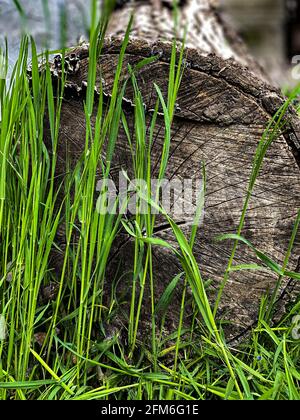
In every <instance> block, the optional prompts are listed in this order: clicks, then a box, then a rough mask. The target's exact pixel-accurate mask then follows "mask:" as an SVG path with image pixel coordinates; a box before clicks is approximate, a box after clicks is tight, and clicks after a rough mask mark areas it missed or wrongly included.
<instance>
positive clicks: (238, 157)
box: [46, 0, 300, 339]
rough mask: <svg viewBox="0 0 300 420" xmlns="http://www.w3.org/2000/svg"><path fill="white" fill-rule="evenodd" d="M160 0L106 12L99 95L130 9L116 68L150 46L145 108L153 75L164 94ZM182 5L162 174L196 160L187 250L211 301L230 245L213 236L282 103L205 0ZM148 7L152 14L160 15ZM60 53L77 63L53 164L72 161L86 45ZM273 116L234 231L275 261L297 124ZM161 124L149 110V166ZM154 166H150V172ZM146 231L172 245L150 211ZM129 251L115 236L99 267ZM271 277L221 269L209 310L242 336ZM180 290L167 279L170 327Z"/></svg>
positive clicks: (184, 171)
mask: <svg viewBox="0 0 300 420" xmlns="http://www.w3.org/2000/svg"><path fill="white" fill-rule="evenodd" d="M165 3H167V2H160V1H154V0H153V1H150V2H139V1H136V2H130V3H128V4H125V5H124V7H123V8H120V9H118V10H117V11H116V12H115V14H114V15H113V17H112V20H111V23H110V26H109V34H111V35H113V37H110V38H107V40H106V42H105V45H104V47H103V51H102V54H101V57H100V59H99V63H98V76H97V85H99V83H101V78H102V79H103V80H104V86H105V93H106V94H107V95H109V94H110V93H111V90H112V84H113V79H114V70H115V68H116V65H117V61H118V54H119V52H120V48H121V43H122V33H123V31H124V27H126V25H127V19H128V17H129V14H130V13H131V11H132V10H133V9H134V10H135V12H136V19H135V22H136V23H135V26H134V30H133V36H132V39H131V41H130V43H129V45H128V48H127V51H126V55H125V60H124V74H125V73H126V68H127V66H128V64H129V63H130V64H131V65H134V64H135V63H137V62H140V61H141V59H143V58H145V57H150V56H152V55H153V54H154V52H155V54H156V53H157V51H159V52H160V58H159V60H158V61H156V62H154V63H152V64H150V65H147V66H146V67H144V68H143V69H141V70H140V71H139V73H138V83H139V87H140V89H141V92H142V95H143V98H144V102H145V104H147V109H151V108H153V106H154V104H155V101H156V98H155V93H154V92H155V91H154V83H156V84H157V85H159V86H160V88H161V90H162V92H163V93H164V94H166V92H167V89H168V73H169V62H170V54H171V46H170V43H169V42H168V41H167V40H170V39H171V38H172V36H173V33H172V29H171V28H172V23H171V22H172V21H171V11H170V9H169V7H168V5H164V4H165ZM182 3H183V4H182V8H181V9H180V15H179V20H180V21H181V20H182V22H183V25H184V24H185V22H187V21H188V20H190V17H191V21H192V25H191V26H192V28H193V31H194V33H191V32H190V33H189V36H188V39H187V40H188V42H187V44H188V45H189V47H188V48H187V50H186V54H187V66H186V67H187V68H186V69H185V72H184V76H183V80H182V85H181V89H180V92H179V95H178V100H177V102H178V106H177V109H176V114H175V118H174V123H173V127H172V143H171V150H170V161H169V165H168V168H167V174H166V177H167V178H168V179H169V180H171V179H173V178H174V177H175V176H178V177H180V178H182V179H184V178H193V177H197V176H199V173H200V171H201V162H204V163H205V166H206V171H207V193H206V202H205V216H204V220H203V222H202V224H201V226H200V229H199V232H198V234H197V237H196V241H195V247H194V250H195V255H196V257H197V261H198V263H199V267H200V269H201V272H202V274H203V277H204V279H205V280H211V281H212V286H211V287H210V289H209V296H210V299H211V301H212V302H213V301H214V299H215V297H216V293H217V291H218V288H219V286H220V284H221V282H222V280H223V276H224V271H225V269H226V266H227V263H228V259H229V256H230V252H231V249H232V243H228V242H221V243H217V242H216V241H215V238H216V237H217V236H218V235H221V234H224V233H236V232H237V228H238V223H239V219H240V216H241V209H242V206H243V202H244V200H245V197H246V194H247V189H248V181H249V178H250V174H251V168H252V164H253V157H254V154H255V150H256V148H257V146H258V143H259V141H260V139H261V136H262V134H263V132H264V130H265V128H266V126H267V124H268V122H269V121H270V119H271V117H272V116H273V115H274V113H275V112H276V111H277V110H278V109H279V107H280V106H281V105H282V104H283V103H284V98H283V97H282V96H281V94H280V92H279V91H278V90H277V89H276V88H274V87H272V86H271V85H269V84H268V83H267V82H266V81H265V80H264V79H263V76H262V72H261V69H260V68H259V67H258V66H257V65H256V64H255V61H254V60H252V59H251V58H249V56H248V55H247V53H246V48H245V47H244V46H243V45H242V43H241V42H239V43H238V46H239V47H238V48H237V47H236V45H235V43H234V42H233V43H231V44H228V39H229V38H228V37H227V35H226V34H227V33H228V30H225V29H224V26H223V24H222V23H221V21H219V20H218V19H217V17H216V14H215V13H216V12H215V9H213V8H212V6H211V4H209V2H208V1H206V0H203V1H202V0H198V1H197V0H195V1H193V0H191V1H187V2H182ZM192 10H194V14H192V12H191V11H192ZM159 16H162V20H160V19H159ZM204 22H211V28H210V29H209V33H210V34H212V35H213V38H212V40H210V41H209V42H207V43H206V47H204V44H202V41H201V40H203V39H205V36H204V32H205V31H206V29H205V30H204V29H202V26H201V25H202V24H203V23H204ZM205 24H206V23H205ZM197 25H198V26H197ZM197 34H201V36H197ZM117 35H118V36H117ZM215 37H216V38H215ZM215 40H216V41H215ZM191 47H192V48H191ZM223 47H224V48H223ZM72 53H73V54H74V53H75V54H76V55H77V56H78V58H79V68H78V69H77V71H76V72H73V73H70V74H69V76H68V98H67V100H66V101H65V103H64V106H63V109H62V120H61V134H60V139H59V146H58V152H57V153H58V156H59V170H60V171H61V173H63V172H64V169H65V166H64V165H65V160H66V154H68V155H69V157H71V160H72V161H73V162H74V164H75V162H76V161H77V159H78V158H79V156H80V154H81V153H82V152H83V150H84V141H83V140H82V139H84V138H85V134H84V132H85V115H84V110H83V100H84V90H83V86H84V84H85V83H83V82H86V81H87V71H88V46H86V45H84V46H80V47H77V48H76V49H75V50H74V51H73V52H72ZM245 64H247V67H245V66H244V65H245ZM54 67H55V66H54ZM100 69H101V75H100ZM132 98H133V92H132V89H131V87H130V86H129V87H128V89H127V91H126V100H127V103H128V104H130V101H131V100H132ZM133 114H134V108H133V107H132V109H130V105H129V109H128V110H127V117H128V121H129V126H130V127H132V126H133V124H134V117H133ZM284 118H285V121H286V127H285V130H284V131H283V132H282V133H281V135H279V136H278V138H277V139H276V141H274V142H273V143H272V144H271V146H270V148H269V150H268V152H267V154H266V157H265V160H264V164H263V167H262V170H261V172H260V175H259V177H258V180H257V183H256V186H255V188H254V192H253V196H252V199H251V201H250V204H249V210H248V213H247V217H246V220H245V227H244V229H243V232H242V234H243V236H244V237H246V238H247V239H248V240H250V241H251V242H252V243H253V244H254V245H255V246H256V247H257V248H259V249H260V250H261V251H263V252H265V253H266V254H267V255H269V256H270V257H272V258H273V259H274V260H276V261H278V262H279V263H280V264H282V262H283V260H284V257H285V253H286V251H287V248H288V244H289V238H290V235H291V233H292V229H293V224H294V221H295V217H296V214H297V210H298V209H299V206H300V169H299V165H300V157H299V156H300V154H299V151H300V146H299V145H300V122H299V118H298V116H297V114H296V112H295V111H294V109H292V108H290V109H289V110H288V112H287V113H286V116H285V117H284ZM163 125H164V123H163V117H161V116H159V118H158V124H157V127H156V131H155V139H156V140H155V142H154V145H153V149H152V159H153V168H157V166H158V165H157V162H158V161H159V159H160V157H161V152H162V143H163V135H164V132H163V131H164V130H163ZM75 128H76V129H75ZM46 138H47V133H46ZM127 144H128V142H127V139H126V136H125V133H124V131H122V130H121V131H120V135H119V138H118V141H117V146H116V154H115V158H114V159H115V161H114V165H113V169H114V172H113V173H112V177H114V174H115V173H117V172H118V171H119V170H121V169H125V170H126V171H127V172H128V173H129V174H131V173H132V164H131V152H130V150H129V147H128V146H127ZM155 174H156V171H155V169H154V171H153V176H154V177H155ZM175 221H176V222H177V223H179V224H180V227H181V229H182V230H183V231H184V233H185V234H186V235H187V236H188V235H189V234H190V231H191V219H189V218H186V219H182V218H177V219H176V220H175ZM155 232H156V233H155V235H156V236H157V237H160V238H162V239H164V240H167V241H168V242H170V243H171V244H173V245H174V246H176V241H175V238H174V237H173V234H172V231H171V229H170V227H169V226H167V225H166V224H165V222H163V221H161V220H160V219H158V224H157V225H156V227H155ZM299 247H300V241H299V236H297V239H296V244H295V247H294V252H293V255H292V257H291V258H290V263H289V268H290V270H293V271H295V270H297V269H298V268H299ZM153 253H154V258H153V261H154V275H155V288H156V295H157V297H159V296H160V295H161V294H162V293H163V291H164V290H165V288H166V287H167V285H168V284H169V283H170V281H171V280H172V278H173V277H174V276H175V275H177V274H178V273H180V272H181V271H182V269H181V267H180V266H179V264H178V261H177V259H176V258H175V256H174V255H173V254H172V253H171V252H169V251H168V250H166V249H163V248H157V247H154V249H153ZM132 260H133V240H132V239H131V238H130V237H129V236H128V235H127V234H126V233H122V234H120V237H119V238H118V241H117V243H116V245H115V250H114V258H113V259H112V261H111V264H110V272H114V273H115V271H116V269H117V267H118V268H119V270H121V271H120V272H121V273H125V272H126V271H128V270H129V269H130V268H132ZM253 263H257V259H256V257H255V255H254V253H253V251H252V250H250V249H248V248H247V247H245V246H242V245H239V246H238V249H237V252H236V257H235V260H234V264H253ZM276 280H277V276H276V275H273V274H271V273H270V272H267V271H260V272H257V271H240V272H233V273H232V274H231V275H230V280H229V282H228V283H227V284H226V287H225V290H224V295H223V297H222V300H221V305H220V307H219V311H218V317H219V319H220V320H226V321H229V322H230V327H228V328H227V334H228V337H229V338H230V339H236V338H237V337H241V336H243V335H244V334H245V332H247V331H248V330H249V329H250V328H251V327H252V325H253V324H254V323H255V321H256V319H257V316H258V310H259V304H260V299H261V298H262V296H263V295H264V294H265V293H267V292H269V293H271V292H272V291H273V290H274V288H275V286H276ZM131 281H132V277H131V276H130V275H129V276H128V277H127V278H126V277H125V278H124V279H123V278H122V282H123V284H124V287H127V288H128V290H130V286H129V285H130V282H131ZM108 283H109V279H108ZM125 285H126V286H125ZM294 290H295V283H294V282H293V281H290V280H289V279H285V280H284V281H283V283H282V287H281V289H280V291H279V301H278V309H279V310H282V308H284V304H285V303H286V302H288V301H290V300H291V298H292V296H294ZM180 291H181V289H180V288H179V289H178V294H177V295H176V296H175V297H174V301H173V303H172V307H171V311H170V322H169V330H172V328H173V329H176V321H175V319H176V316H175V314H178V312H179V308H180ZM283 298H284V299H283ZM146 302H149V296H146V297H145V314H144V315H145V316H146V313H147V309H146V307H147V304H146ZM149 305H150V303H149Z"/></svg>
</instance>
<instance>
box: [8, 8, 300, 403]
mask: <svg viewBox="0 0 300 420" xmlns="http://www.w3.org/2000/svg"><path fill="white" fill-rule="evenodd" d="M16 4H17V6H18V7H20V8H21V4H20V3H19V2H16ZM45 5H46V3H45ZM96 5H97V2H96V1H95V0H94V1H92V21H91V27H90V49H89V71H88V88H87V93H86V98H85V101H84V112H85V120H86V133H85V138H84V139H83V144H85V147H84V152H83V154H82V156H81V158H80V159H79V160H78V162H77V164H76V166H75V168H73V169H72V171H71V170H66V176H65V178H64V179H63V180H62V181H60V182H59V181H58V179H56V166H57V147H58V141H59V129H60V119H61V112H62V106H63V99H62V98H63V96H64V89H65V82H66V78H67V75H64V74H63V75H62V78H61V80H60V82H59V84H58V87H57V88H55V89H54V87H53V84H52V79H51V74H50V67H49V53H47V52H46V53H45V54H44V56H43V57H42V58H43V59H44V60H45V62H46V64H45V70H44V71H42V72H40V71H39V68H38V62H39V60H40V59H41V57H39V56H38V55H37V51H36V47H35V42H34V40H33V39H32V38H30V37H28V36H24V38H23V40H22V43H21V45H20V54H19V58H18V60H17V63H16V65H15V68H14V71H13V74H12V77H11V80H10V82H9V84H8V83H6V82H5V78H4V77H3V78H2V79H0V106H1V108H0V115H1V121H0V173H1V177H0V241H1V242H0V243H1V245H0V315H1V316H0V398H1V399H3V400H4V399H21V400H27V399H40V400H55V399H61V400H64V399H66V400H67V399H73V400H85V399H88V400H90V399H107V398H112V399H131V400H137V399H142V398H143V399H149V400H150V399H161V400H163V399H174V400H176V399H186V400H204V399H215V398H217V399H227V400H242V399H246V400H253V399H266V400H280V399H283V400H289V399H290V400H293V399H295V400H297V399H299V398H300V391H299V383H300V376H299V367H300V366H299V365H300V362H299V361H300V359H299V355H300V354H299V348H300V347H299V341H297V340H295V339H293V335H292V330H293V328H294V327H295V325H294V324H293V319H294V316H295V315H298V314H299V311H300V304H299V303H297V304H295V305H294V306H292V307H290V308H289V311H288V312H287V313H286V314H285V316H284V318H283V319H282V321H280V322H279V323H278V324H277V325H274V324H273V323H272V314H273V310H274V305H275V302H276V299H277V292H278V290H279V288H280V285H281V282H282V280H283V278H285V277H289V278H294V279H296V280H299V278H300V276H299V274H297V273H291V272H289V271H287V267H288V261H289V259H290V256H291V253H292V250H293V245H294V242H295V238H296V235H297V232H298V228H299V223H300V213H299V214H298V217H297V219H296V220H295V226H294V229H293V231H292V232H291V240H290V244H289V247H288V249H287V252H286V257H285V259H284V261H282V265H281V266H280V265H279V264H277V263H275V262H274V261H272V259H271V258H270V256H266V255H264V254H263V253H262V252H261V251H260V250H257V249H256V248H254V247H253V245H252V244H251V243H250V242H248V241H246V240H245V239H244V238H243V237H242V236H241V235H242V232H243V225H244V220H245V215H246V213H247V208H248V203H249V200H250V197H251V195H252V191H253V187H254V185H255V182H256V179H257V177H258V176H259V172H260V169H261V167H262V165H263V158H264V156H265V153H266V151H267V149H268V147H269V146H270V145H271V144H272V142H273V141H274V139H276V138H277V137H278V135H279V133H280V131H281V130H282V129H284V123H283V121H284V118H283V117H284V115H285V112H286V109H287V107H288V106H289V104H290V102H291V101H292V100H293V99H294V97H295V96H296V94H297V93H298V90H297V91H295V92H293V94H292V95H291V97H290V99H289V100H288V101H287V102H286V104H285V105H284V106H283V107H282V108H281V109H280V110H279V111H278V113H277V114H276V115H275V116H274V119H273V120H272V121H271V122H270V124H269V126H268V127H267V128H266V131H265V133H264V135H263V137H262V139H261V142H260V144H259V146H258V149H257V152H256V155H255V157H254V161H253V171H252V174H251V179H250V180H249V188H248V195H247V198H246V200H245V204H244V207H243V212H242V217H241V220H240V225H239V229H238V231H237V234H236V235H227V236H223V237H222V238H220V239H221V240H225V239H226V240H233V242H234V245H233V251H232V255H231V258H230V260H229V263H228V267H227V269H226V267H224V271H225V275H224V282H223V284H222V285H221V288H220V292H219V296H218V299H217V302H216V304H215V306H214V307H213V305H212V303H211V302H210V301H209V299H208V297H207V292H206V284H205V282H204V280H203V278H202V276H201V272H200V270H199V266H198V264H197V261H196V259H195V256H194V254H193V245H194V240H195V235H196V233H197V228H196V226H197V223H195V228H193V230H192V233H191V237H189V238H187V237H185V236H184V234H183V232H182V231H181V229H180V227H179V226H177V225H176V223H175V222H174V221H173V220H172V218H171V217H170V215H168V214H167V213H166V212H165V211H164V209H163V208H161V205H160V201H159V185H158V190H157V194H156V196H155V197H154V198H153V197H152V196H151V195H150V194H149V192H150V191H151V188H150V182H151V172H152V169H153V168H152V165H151V147H152V144H153V141H154V133H155V127H156V124H157V118H158V111H159V110H162V111H163V114H164V127H163V128H164V144H163V149H162V158H161V162H160V166H159V171H158V172H159V180H162V179H163V178H164V175H165V172H166V169H167V166H168V161H169V150H170V143H171V127H172V121H173V118H174V112H175V107H176V97H177V93H178V91H179V89H180V83H181V78H182V74H183V71H184V66H183V58H184V48H183V47H182V48H181V49H180V51H179V54H177V52H176V49H177V46H176V43H175V41H174V44H173V50H172V58H171V63H170V70H169V83H168V95H167V96H166V97H164V95H163V94H162V92H161V90H160V87H159V86H157V85H155V91H156V94H157V103H156V106H155V109H154V112H153V113H152V115H151V116H150V124H149V129H147V121H148V118H149V116H147V115H146V112H145V109H144V105H143V98H142V95H141V92H140V90H139V85H138V78H137V77H136V74H137V72H138V70H139V69H140V68H141V67H143V66H145V65H147V64H150V63H151V62H152V61H154V60H156V59H157V57H152V58H151V59H149V60H143V61H142V62H140V63H139V64H138V65H137V66H136V67H133V68H131V67H129V68H128V74H127V76H126V77H125V79H124V78H121V70H122V68H123V61H124V54H125V51H126V46H127V43H128V39H129V33H130V26H131V22H130V23H129V26H128V28H127V32H126V35H125V37H124V42H123V46H122V49H121V52H120V54H119V61H118V65H117V68H116V72H115V80H114V85H113V90H112V95H111V98H110V101H109V103H108V105H106V106H104V101H103V97H102V94H101V92H102V86H98V90H99V91H100V98H99V99H97V100H96V98H95V93H94V85H95V83H96V63H97V61H98V57H99V55H100V54H101V49H102V45H103V39H104V36H105V31H106V27H107V21H108V18H109V13H110V11H111V2H107V3H105V10H104V13H103V14H102V16H101V17H98V16H97V8H96ZM22 10H23V9H21V11H22ZM63 39H65V36H64V34H63V33H62V40H63ZM63 46H65V45H63ZM62 53H63V54H64V50H63V51H62ZM29 56H30V57H31V65H32V80H31V81H29V80H28V78H27V63H28V57H29ZM0 57H1V58H0V65H1V66H2V68H0V74H2V75H4V76H5V75H6V72H7V51H6V50H4V52H3V53H2V54H0ZM1 60H2V61H1ZM63 67H64V66H63ZM129 83H130V84H132V86H133V90H134V130H133V132H131V130H130V129H129V127H128V125H129V124H128V122H127V118H126V114H125V113H124V112H123V110H122V103H123V101H122V98H123V96H124V92H125V88H126V86H127V85H128V84H129ZM45 115H46V116H47V120H48V122H49V127H50V135H51V144H52V146H51V150H49V148H48V149H47V148H46V146H45V144H44V133H45V126H44V124H45V119H44V116H45ZM94 117H96V118H95V124H94V123H92V118H93V119H94ZM120 127H122V128H123V129H124V131H125V133H126V135H127V139H128V147H129V148H131V151H132V167H133V168H134V177H135V178H136V179H142V180H144V181H145V182H146V184H147V185H148V189H147V191H148V193H147V194H146V195H145V194H144V192H143V191H137V192H138V193H139V197H140V200H141V201H144V202H145V203H146V205H147V206H148V209H149V211H148V213H147V214H143V213H142V212H141V211H139V210H140V207H139V206H140V204H141V201H140V202H137V214H136V216H135V218H134V219H133V220H131V221H130V222H129V221H128V220H127V219H125V218H123V216H122V215H121V214H120V215H118V214H116V215H114V214H101V212H99V211H97V207H96V206H95V201H96V199H97V197H96V196H95V194H96V185H95V180H96V178H97V177H99V176H101V178H102V179H103V180H108V179H109V177H110V170H111V166H112V163H113V161H114V152H115V146H116V141H117V138H118V133H119V129H120ZM104 145H105V150H104ZM104 151H105V152H106V153H104ZM104 156H105V158H104ZM70 166H71V163H70V162H69V163H68V162H67V166H66V169H70ZM204 166H205V165H204ZM99 174H100V175H99ZM205 178H206V177H205V167H204V168H203V179H204V180H205ZM101 192H102V193H103V192H105V191H101ZM204 192H205V189H204ZM204 192H203V193H204ZM62 196H63V199H62V198H61V197H62ZM100 197H102V198H101V200H105V194H101V196H100ZM103 197H104V198H103ZM203 199H204V197H202V200H200V202H199V209H198V212H197V216H196V217H199V214H201V210H202V206H203ZM101 200H100V202H98V204H99V205H100V206H101V205H103V202H101ZM117 205H118V202H117V203H116V206H117ZM153 207H154V208H156V209H157V210H158V211H159V212H160V214H161V215H162V216H164V217H165V219H166V222H167V223H169V225H170V227H171V229H172V230H173V233H174V236H175V238H176V240H177V246H176V247H172V246H171V245H170V244H169V243H167V242H164V241H162V240H160V239H158V238H157V237H155V235H154V226H155V220H156V216H155V215H153V214H151V212H150V209H151V208H153ZM62 224H63V225H64V226H65V248H64V249H62V250H58V251H60V252H61V254H62V255H63V262H62V269H61V272H60V273H59V274H57V273H54V272H53V270H52V265H51V258H50V255H51V251H53V250H55V249H56V250H57V248H58V247H59V244H57V243H56V234H57V231H58V230H59V229H60V227H61V226H62ZM121 229H125V230H126V231H127V233H128V234H129V235H130V236H132V238H133V241H134V258H133V267H132V272H133V274H132V294H131V299H130V302H128V303H129V305H128V306H129V314H128V331H127V337H128V340H124V339H123V338H121V337H120V336H119V333H118V332H113V333H112V334H108V335H105V331H106V325H107V324H109V323H110V321H111V320H113V318H114V314H115V311H116V310H117V308H116V305H117V302H116V301H115V300H114V299H112V300H111V303H110V306H109V307H107V306H105V304H106V303H105V302H106V300H104V282H105V280H106V276H107V273H106V270H107V264H108V260H109V257H110V253H111V249H112V244H113V242H114V240H115V238H116V236H117V234H118V233H119V231H120V230H121ZM74 237H76V243H74ZM239 241H242V242H243V243H244V244H245V246H249V247H251V248H252V249H253V252H255V253H256V255H257V257H258V258H259V259H260V262H261V263H260V264H257V265H256V266H253V265H251V266H249V265H248V266H234V265H233V261H234V255H235V251H236V247H237V243H238V242H239ZM154 246H155V247H157V246H160V247H168V248H169V249H171V251H172V252H173V253H174V255H175V256H176V258H177V259H178V262H179V263H180V265H181V267H182V272H181V273H179V274H178V276H177V277H176V278H174V279H170V284H169V285H168V286H167V287H166V290H165V292H164V293H163V295H162V296H161V298H160V299H159V300H158V301H156V299H155V296H156V294H155V281H154V279H155V276H156V275H157V273H155V272H154V268H153V247H154ZM244 269H252V270H261V269H264V270H266V269H267V270H270V271H272V272H275V273H277V275H278V282H277V287H276V289H275V292H274V293H273V295H272V296H271V297H265V298H264V299H263V300H262V304H261V310H260V313H259V314H258V324H257V327H256V328H254V329H253V331H252V332H251V337H250V338H249V340H247V341H246V342H245V343H244V344H242V345H241V346H240V347H238V348H235V349H233V348H230V346H229V345H228V344H227V343H226V341H225V339H224V337H223V332H222V327H221V325H220V324H219V322H218V321H217V319H216V309H217V307H218V305H219V302H220V301H221V299H222V291H223V289H224V287H225V285H226V283H227V281H228V279H229V276H230V273H231V272H232V271H238V270H244ZM116 280H118V279H116ZM180 281H181V282H182V283H183V286H184V287H183V292H182V300H181V302H182V303H181V308H178V309H179V311H180V319H179V323H178V329H177V330H175V331H174V333H173V334H172V335H171V336H166V335H165V334H164V331H163V326H164V317H162V320H161V322H158V321H159V320H158V316H157V314H158V313H160V314H161V313H163V314H164V313H166V311H167V310H168V306H169V304H170V301H171V298H172V294H173V292H174V290H175V288H176V286H177V285H178V283H179V282H180ZM187 286H190V287H191V289H192V292H193V300H194V302H193V306H194V308H195V314H194V320H193V322H192V323H191V326H190V327H189V328H187V327H186V326H184V325H183V317H184V310H185V305H186V299H187V297H186V287H187ZM52 287H55V289H56V293H55V294H54V295H53V297H51V298H50V299H43V296H44V294H45V290H48V291H49V290H52V289H51V288H52ZM146 288H147V289H149V290H150V296H149V297H148V296H147V295H146V293H145V290H146ZM48 293H49V292H48ZM145 299H150V302H149V307H150V308H151V320H150V324H151V327H150V329H151V340H150V341H151V345H150V347H148V346H147V345H146V344H144V343H141V342H140V341H139V340H138V332H139V330H140V328H141V312H142V306H143V305H144V304H145ZM126 342H127V344H126ZM170 343H171V344H170Z"/></svg>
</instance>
